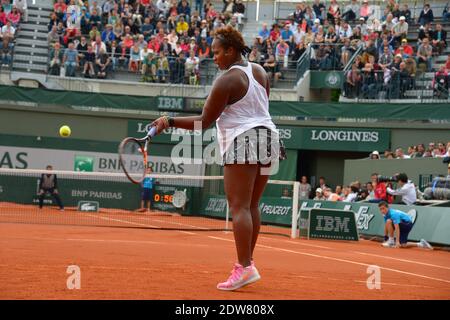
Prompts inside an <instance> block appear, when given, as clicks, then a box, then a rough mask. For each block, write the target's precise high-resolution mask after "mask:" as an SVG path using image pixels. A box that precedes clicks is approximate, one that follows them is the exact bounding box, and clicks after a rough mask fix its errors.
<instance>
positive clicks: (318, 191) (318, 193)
mask: <svg viewBox="0 0 450 320" xmlns="http://www.w3.org/2000/svg"><path fill="white" fill-rule="evenodd" d="M313 200H316V201H322V200H326V199H325V197H324V195H323V191H322V189H321V188H317V189H316V194H315V196H314V198H313Z"/></svg>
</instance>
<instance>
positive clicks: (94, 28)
mask: <svg viewBox="0 0 450 320" xmlns="http://www.w3.org/2000/svg"><path fill="white" fill-rule="evenodd" d="M97 37H100V39H101V38H102V34H101V33H100V31H98V29H97V26H92V29H91V31H89V41H90V42H93V41H95V39H97Z"/></svg>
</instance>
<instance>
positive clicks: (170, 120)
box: [167, 117, 175, 127]
mask: <svg viewBox="0 0 450 320" xmlns="http://www.w3.org/2000/svg"><path fill="white" fill-rule="evenodd" d="M167 123H168V124H169V127H173V126H174V125H175V120H174V119H173V118H172V117H167Z"/></svg>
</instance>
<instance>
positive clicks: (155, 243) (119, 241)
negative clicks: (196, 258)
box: [26, 238, 211, 247]
mask: <svg viewBox="0 0 450 320" xmlns="http://www.w3.org/2000/svg"><path fill="white" fill-rule="evenodd" d="M26 240H38V241H79V242H106V243H107V242H112V243H139V244H154V245H170V246H171V245H173V243H169V242H162V241H148V240H121V239H87V238H83V239H81V238H26ZM176 245H177V246H187V247H211V246H210V245H208V244H191V243H177V244H176Z"/></svg>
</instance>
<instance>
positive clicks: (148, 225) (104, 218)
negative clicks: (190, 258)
mask: <svg viewBox="0 0 450 320" xmlns="http://www.w3.org/2000/svg"><path fill="white" fill-rule="evenodd" d="M86 215H87V216H90V217H96V218H99V219H103V220H111V221H116V222H122V223H128V224H134V225H137V226H144V227H152V228H157V229H161V228H162V227H160V226H154V225H151V224H142V223H137V222H131V221H125V220H120V219H113V218H107V217H99V216H94V215H90V214H86ZM135 218H138V219H144V218H142V217H135ZM174 231H178V232H180V233H185V234H189V235H195V233H193V232H188V231H181V230H174Z"/></svg>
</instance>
